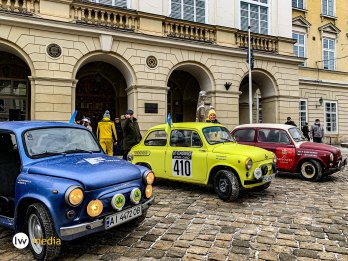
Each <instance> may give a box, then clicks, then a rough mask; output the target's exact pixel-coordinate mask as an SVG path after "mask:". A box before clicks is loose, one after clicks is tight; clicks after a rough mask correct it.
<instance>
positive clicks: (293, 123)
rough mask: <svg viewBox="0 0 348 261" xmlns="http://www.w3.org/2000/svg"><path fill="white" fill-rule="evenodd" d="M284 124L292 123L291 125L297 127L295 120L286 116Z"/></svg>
mask: <svg viewBox="0 0 348 261" xmlns="http://www.w3.org/2000/svg"><path fill="white" fill-rule="evenodd" d="M284 124H286V125H292V126H295V127H297V125H296V124H295V122H294V121H293V120H291V117H287V118H286V122H285V123H284Z"/></svg>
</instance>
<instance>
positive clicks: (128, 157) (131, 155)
mask: <svg viewBox="0 0 348 261" xmlns="http://www.w3.org/2000/svg"><path fill="white" fill-rule="evenodd" d="M133 158H134V157H133V154H132V153H128V155H127V160H128V161H132V160H133Z"/></svg>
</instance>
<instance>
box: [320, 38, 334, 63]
mask: <svg viewBox="0 0 348 261" xmlns="http://www.w3.org/2000/svg"><path fill="white" fill-rule="evenodd" d="M323 60H324V61H323V64H324V69H326V70H335V40H334V39H330V38H323Z"/></svg>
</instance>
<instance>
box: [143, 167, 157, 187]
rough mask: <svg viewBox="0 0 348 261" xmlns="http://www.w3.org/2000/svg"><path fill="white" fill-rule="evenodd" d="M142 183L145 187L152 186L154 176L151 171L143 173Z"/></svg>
mask: <svg viewBox="0 0 348 261" xmlns="http://www.w3.org/2000/svg"><path fill="white" fill-rule="evenodd" d="M144 181H145V183H146V184H147V185H152V184H153V182H154V181H155V174H154V173H153V172H152V171H151V170H148V171H146V172H145V173H144Z"/></svg>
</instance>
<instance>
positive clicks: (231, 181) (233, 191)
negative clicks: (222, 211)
mask: <svg viewBox="0 0 348 261" xmlns="http://www.w3.org/2000/svg"><path fill="white" fill-rule="evenodd" d="M214 190H215V193H216V194H217V195H218V196H219V198H221V199H222V200H226V201H233V200H236V199H237V198H238V196H239V182H238V179H237V177H236V176H235V175H234V174H233V173H232V172H231V171H228V170H220V171H218V172H217V173H216V174H215V176H214Z"/></svg>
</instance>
